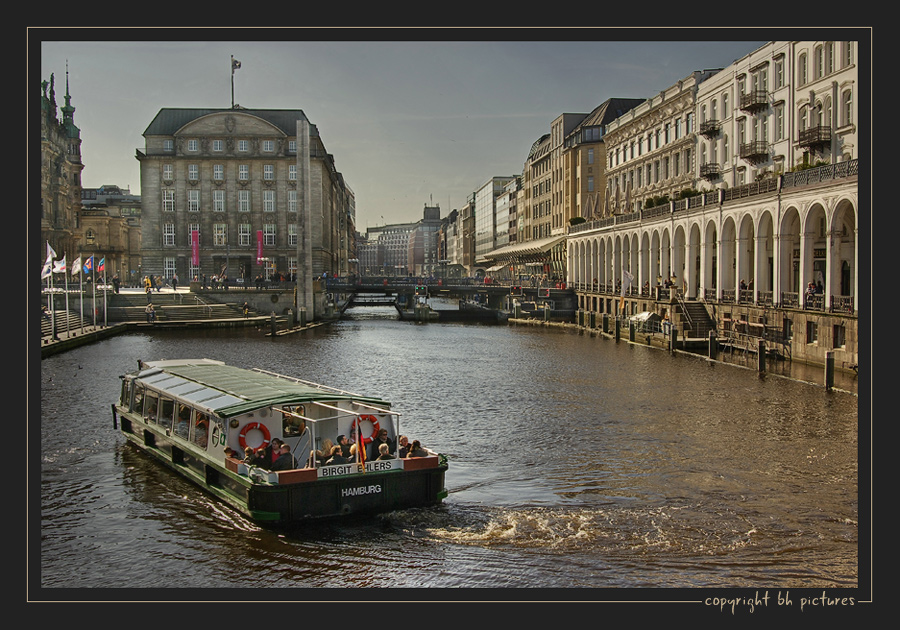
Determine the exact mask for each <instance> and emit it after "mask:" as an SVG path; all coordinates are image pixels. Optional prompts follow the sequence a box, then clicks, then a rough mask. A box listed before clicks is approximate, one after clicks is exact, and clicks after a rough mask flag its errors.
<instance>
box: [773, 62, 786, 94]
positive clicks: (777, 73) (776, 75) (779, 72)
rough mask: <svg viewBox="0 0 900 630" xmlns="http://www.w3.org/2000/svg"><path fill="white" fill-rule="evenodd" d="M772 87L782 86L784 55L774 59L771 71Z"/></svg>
mask: <svg viewBox="0 0 900 630" xmlns="http://www.w3.org/2000/svg"><path fill="white" fill-rule="evenodd" d="M772 78H773V80H774V83H775V85H774V86H773V87H774V89H776V90H777V89H778V88H782V87H784V57H779V58H778V59H776V60H775V68H774V71H773V77H772Z"/></svg>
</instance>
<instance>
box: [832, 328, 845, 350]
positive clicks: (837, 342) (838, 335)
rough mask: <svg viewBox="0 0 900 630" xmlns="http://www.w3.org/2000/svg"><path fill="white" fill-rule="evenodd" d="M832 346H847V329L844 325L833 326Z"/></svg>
mask: <svg viewBox="0 0 900 630" xmlns="http://www.w3.org/2000/svg"><path fill="white" fill-rule="evenodd" d="M833 338H834V346H833V347H835V348H843V347H845V346H846V345H847V329H846V328H845V327H844V324H835V326H834V337H833Z"/></svg>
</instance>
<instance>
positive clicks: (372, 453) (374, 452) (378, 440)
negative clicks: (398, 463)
mask: <svg viewBox="0 0 900 630" xmlns="http://www.w3.org/2000/svg"><path fill="white" fill-rule="evenodd" d="M382 444H385V445H387V447H388V452H389V453H393V452H394V441H393V440H391V439H390V438H389V437H388V432H387V429H381V430H380V431H378V435H376V436H375V439H373V440H372V443H371V444H369V450H368V451H367V452H366V456H367V457H368V458H369V459H377V458H378V453H379V452H380V450H381V445H382Z"/></svg>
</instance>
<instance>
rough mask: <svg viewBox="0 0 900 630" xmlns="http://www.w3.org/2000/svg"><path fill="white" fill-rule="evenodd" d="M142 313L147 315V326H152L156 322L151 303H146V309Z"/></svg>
mask: <svg viewBox="0 0 900 630" xmlns="http://www.w3.org/2000/svg"><path fill="white" fill-rule="evenodd" d="M144 313H145V314H146V315H147V323H148V324H152V323H153V322H155V321H156V310H154V308H153V304H152V303H150V302H148V303H147V308H145V309H144Z"/></svg>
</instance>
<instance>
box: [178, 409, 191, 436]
mask: <svg viewBox="0 0 900 630" xmlns="http://www.w3.org/2000/svg"><path fill="white" fill-rule="evenodd" d="M190 432H191V408H190V407H188V406H187V405H178V417H177V418H176V419H175V435H177V436H178V437H180V438H184V439H185V440H186V439H188V435H190Z"/></svg>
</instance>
